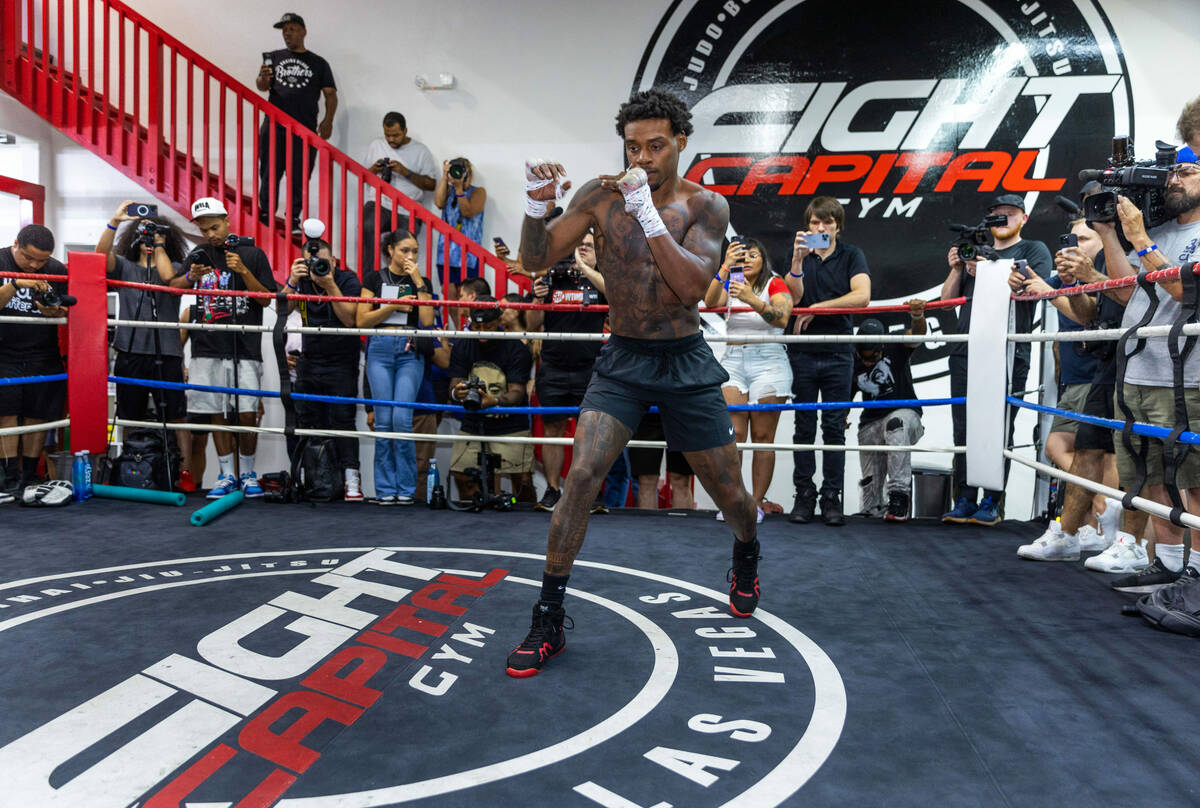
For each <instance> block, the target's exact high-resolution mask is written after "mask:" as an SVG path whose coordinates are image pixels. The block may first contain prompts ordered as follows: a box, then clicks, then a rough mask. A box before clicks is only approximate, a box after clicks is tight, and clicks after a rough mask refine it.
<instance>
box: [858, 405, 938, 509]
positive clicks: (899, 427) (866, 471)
mask: <svg viewBox="0 0 1200 808" xmlns="http://www.w3.org/2000/svg"><path fill="white" fill-rule="evenodd" d="M924 434H925V427H924V426H922V425H921V416H920V415H918V414H917V411H916V410H910V409H897V410H891V411H889V412H888V413H887V415H885V416H883V417H882V418H880V419H878V420H875V421H872V422H870V423H868V424H862V425H860V426H859V428H858V442H859V445H863V446H870V445H875V446H883V445H886V446H912V445H914V444H915V443H916V442H917V441H919V440H920V439H921V436H922V435H924ZM858 461H859V463H860V464H861V466H862V480H861V481H860V482H859V484H858V485H859V494H860V502H861V510H862V512H863V513H867V514H870V515H872V516H883V514H884V513H885V512H886V511H887V496H885V493H884V492H885V490H886V492H887V493H888V494H890V493H891V492H892V491H899V492H901V493H904V494H910V495H911V493H912V452H859V453H858ZM885 483H886V486H885V485H884V484H885Z"/></svg>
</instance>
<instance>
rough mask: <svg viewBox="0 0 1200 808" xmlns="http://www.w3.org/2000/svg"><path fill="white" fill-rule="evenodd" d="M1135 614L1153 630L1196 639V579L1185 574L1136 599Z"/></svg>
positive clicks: (1199, 605) (1199, 624) (1199, 582)
mask: <svg viewBox="0 0 1200 808" xmlns="http://www.w3.org/2000/svg"><path fill="white" fill-rule="evenodd" d="M1137 610H1138V611H1139V612H1140V613H1141V615H1142V619H1144V620H1145V621H1146V622H1147V623H1149V624H1150V625H1152V626H1154V627H1155V628H1160V629H1162V630H1163V631H1170V632H1172V633H1174V634H1186V635H1187V636H1189V637H1200V578H1193V577H1192V576H1191V575H1190V574H1188V573H1185V574H1184V575H1183V576H1182V577H1180V579H1179V580H1178V581H1176V582H1175V583H1173V584H1168V585H1167V586H1164V587H1162V588H1161V589H1158V590H1156V591H1154V592H1151V593H1150V594H1148V595H1142V596H1141V597H1140V598H1138V600H1137Z"/></svg>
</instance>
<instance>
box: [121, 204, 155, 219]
mask: <svg viewBox="0 0 1200 808" xmlns="http://www.w3.org/2000/svg"><path fill="white" fill-rule="evenodd" d="M125 213H126V214H128V215H129V216H134V217H136V218H138V219H153V218H155V217H156V216H158V205H148V204H146V203H145V202H130V203H129V205H128V206H126V208H125Z"/></svg>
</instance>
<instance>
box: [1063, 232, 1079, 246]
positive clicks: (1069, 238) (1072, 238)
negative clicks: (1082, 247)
mask: <svg viewBox="0 0 1200 808" xmlns="http://www.w3.org/2000/svg"><path fill="white" fill-rule="evenodd" d="M1058 246H1059V249H1063V250H1065V249H1067V248H1068V247H1078V246H1079V234H1077V233H1063V234H1062V235H1061V236H1059V237H1058Z"/></svg>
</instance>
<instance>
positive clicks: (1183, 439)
mask: <svg viewBox="0 0 1200 808" xmlns="http://www.w3.org/2000/svg"><path fill="white" fill-rule="evenodd" d="M1006 400H1007V401H1008V403H1009V404H1012V405H1013V406H1014V407H1020V408H1022V409H1026V410H1036V411H1037V412H1044V413H1047V414H1049V415H1061V416H1063V417H1064V418H1069V419H1071V420H1072V421H1083V422H1084V423H1085V424H1092V425H1093V426H1105V427H1108V428H1109V429H1113V430H1121V429H1124V428H1125V422H1124V421H1117V420H1114V419H1112V418H1100V417H1099V416H1096V415H1085V414H1083V413H1081V412H1071V411H1070V410H1060V409H1058V408H1057V407H1047V406H1046V405H1045V404H1031V403H1029V402H1026V401H1022V400H1021V399H1019V398H1013V397H1012V396H1008V397H1007V399H1006ZM1133 434H1135V435H1142V436H1144V437H1147V438H1159V439H1163V438H1169V437H1170V436H1171V427H1166V426H1154V425H1153V424H1143V423H1141V422H1140V421H1139V422H1134V424H1133ZM1179 442H1180V443H1190V444H1192V445H1200V434H1197V433H1195V432H1184V433H1182V434H1181V435H1180V436H1179Z"/></svg>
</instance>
